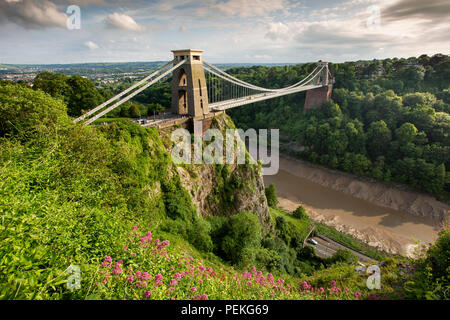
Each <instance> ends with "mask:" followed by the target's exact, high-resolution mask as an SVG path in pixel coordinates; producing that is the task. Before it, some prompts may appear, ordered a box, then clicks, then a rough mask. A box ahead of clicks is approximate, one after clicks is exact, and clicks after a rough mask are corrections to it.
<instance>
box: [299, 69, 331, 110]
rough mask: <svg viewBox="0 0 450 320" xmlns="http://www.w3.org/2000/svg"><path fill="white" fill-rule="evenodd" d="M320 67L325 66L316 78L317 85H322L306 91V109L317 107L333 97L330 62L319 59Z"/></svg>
mask: <svg viewBox="0 0 450 320" xmlns="http://www.w3.org/2000/svg"><path fill="white" fill-rule="evenodd" d="M318 65H319V67H322V66H324V68H323V69H322V71H321V72H320V73H319V74H317V76H316V77H315V78H314V81H313V82H314V84H315V85H322V87H320V88H317V89H312V90H308V91H306V100H305V106H304V110H308V109H312V108H317V107H319V106H320V105H322V104H323V103H325V102H327V101H328V100H329V99H330V98H331V93H332V92H333V81H331V79H330V78H329V76H328V75H329V72H328V62H322V61H319V63H318Z"/></svg>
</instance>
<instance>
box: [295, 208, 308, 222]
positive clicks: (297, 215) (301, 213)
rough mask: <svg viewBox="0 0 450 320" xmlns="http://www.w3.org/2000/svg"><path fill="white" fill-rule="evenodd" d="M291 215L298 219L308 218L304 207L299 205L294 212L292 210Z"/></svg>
mask: <svg viewBox="0 0 450 320" xmlns="http://www.w3.org/2000/svg"><path fill="white" fill-rule="evenodd" d="M292 216H293V217H294V218H297V219H300V220H304V219H308V218H309V216H308V214H307V213H306V210H305V208H303V206H299V207H298V208H297V209H295V210H294V212H292Z"/></svg>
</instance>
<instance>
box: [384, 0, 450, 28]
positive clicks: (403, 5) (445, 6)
mask: <svg viewBox="0 0 450 320" xmlns="http://www.w3.org/2000/svg"><path fill="white" fill-rule="evenodd" d="M382 15H383V18H386V19H387V20H399V19H409V18H419V19H425V20H432V21H435V22H438V23H441V22H444V21H447V22H448V20H449V16H450V2H449V1H448V0H426V1H424V0H399V1H397V2H395V3H394V4H391V5H389V6H387V7H385V8H384V9H383V10H382ZM442 19H444V21H442Z"/></svg>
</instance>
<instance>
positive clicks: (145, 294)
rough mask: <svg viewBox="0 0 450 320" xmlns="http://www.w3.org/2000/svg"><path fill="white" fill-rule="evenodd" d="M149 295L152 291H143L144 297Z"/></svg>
mask: <svg viewBox="0 0 450 320" xmlns="http://www.w3.org/2000/svg"><path fill="white" fill-rule="evenodd" d="M151 295H152V292H151V291H145V292H144V297H145V298H149V297H150V296H151Z"/></svg>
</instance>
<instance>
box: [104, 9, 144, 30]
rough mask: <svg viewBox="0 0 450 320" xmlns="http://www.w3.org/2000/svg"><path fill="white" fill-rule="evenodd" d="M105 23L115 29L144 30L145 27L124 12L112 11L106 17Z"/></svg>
mask: <svg viewBox="0 0 450 320" xmlns="http://www.w3.org/2000/svg"><path fill="white" fill-rule="evenodd" d="M105 21H106V24H107V25H108V26H109V27H111V28H115V29H122V30H129V31H138V32H142V31H145V28H144V27H143V26H141V25H139V24H138V23H137V22H136V21H134V19H133V18H132V17H130V16H127V15H126V14H120V13H113V14H110V15H108V16H107V17H106V20H105Z"/></svg>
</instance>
